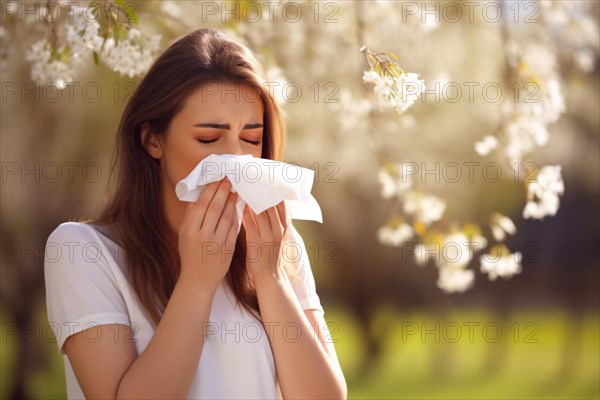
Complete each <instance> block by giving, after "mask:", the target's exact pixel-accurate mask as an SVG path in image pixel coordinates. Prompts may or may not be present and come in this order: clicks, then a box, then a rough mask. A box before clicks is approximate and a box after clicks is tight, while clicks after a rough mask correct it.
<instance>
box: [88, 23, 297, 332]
mask: <svg viewBox="0 0 600 400" xmlns="http://www.w3.org/2000/svg"><path fill="white" fill-rule="evenodd" d="M265 79H266V74H265V71H264V69H263V67H262V66H261V65H260V63H259V62H258V61H257V59H256V57H255V55H254V53H253V52H252V51H251V50H250V49H248V48H247V47H245V46H243V45H241V44H239V43H237V42H235V41H233V40H232V39H230V38H228V37H227V36H225V35H224V34H223V33H221V32H219V31H218V30H215V29H206V28H203V29H198V30H196V31H194V32H192V33H190V34H188V35H186V36H184V37H181V38H179V39H178V40H176V41H174V42H173V43H172V44H170V46H169V47H168V48H167V49H166V50H165V51H164V52H163V53H162V54H161V55H160V56H159V57H158V58H157V60H156V61H155V62H154V64H153V65H152V66H151V67H150V69H149V71H148V72H147V73H146V75H145V76H144V77H143V79H142V80H141V82H140V83H139V85H138V86H137V88H136V90H135V92H134V93H133V95H132V97H131V98H130V101H129V103H128V104H127V106H126V108H125V110H124V112H123V114H122V116H121V121H120V123H119V128H118V131H117V135H116V138H115V145H114V152H113V155H112V159H111V167H112V168H111V173H110V176H109V185H110V183H111V182H113V183H114V182H116V184H115V185H114V187H112V190H110V189H111V187H110V186H109V190H107V193H106V197H105V207H104V209H103V210H102V211H101V212H100V213H99V214H98V215H97V217H96V218H94V219H90V220H87V221H82V222H85V223H89V224H94V225H103V226H105V227H106V228H108V229H109V230H110V232H111V233H110V236H111V239H112V240H113V241H114V242H115V243H117V244H118V245H119V246H120V247H121V248H122V249H123V250H124V252H125V255H126V259H127V262H126V264H127V276H128V279H129V282H130V285H131V286H132V288H133V290H134V291H135V293H136V295H137V297H138V300H139V302H140V304H141V305H142V307H143V308H144V310H145V311H146V313H147V315H148V316H149V317H150V320H151V321H152V322H153V323H154V324H155V326H156V325H158V323H159V321H160V318H161V316H162V314H163V312H164V310H165V308H166V305H167V302H168V301H169V298H170V296H171V294H172V292H173V289H174V287H175V283H176V282H177V279H178V277H179V273H180V271H181V266H180V258H179V252H178V246H177V243H173V239H172V237H170V236H169V235H168V234H167V229H166V227H167V220H166V216H165V215H164V211H163V204H162V200H161V199H162V198H163V196H161V190H162V189H161V185H160V181H161V180H160V170H159V163H158V160H156V159H154V158H152V157H151V156H150V155H149V154H148V153H147V151H146V149H145V146H144V143H142V139H141V137H142V136H141V126H142V124H143V123H148V124H149V126H150V129H151V130H152V131H153V132H154V133H156V134H159V135H164V134H165V133H166V132H167V129H168V127H169V125H170V123H171V120H172V119H173V117H174V116H175V115H176V114H177V113H178V112H179V111H180V110H181V108H182V106H183V104H184V102H185V100H186V99H187V97H188V96H189V95H190V94H192V92H193V91H195V90H196V89H197V88H199V87H200V86H201V85H203V84H206V83H220V82H233V83H240V84H245V85H248V86H250V87H253V88H256V89H258V91H259V93H260V98H261V100H262V102H263V106H264V116H263V125H264V133H263V148H262V155H261V157H262V158H266V159H271V160H277V161H281V160H282V157H283V150H284V146H285V124H284V118H285V114H284V112H283V111H282V110H281V109H280V108H279V106H278V105H277V103H276V102H275V100H274V99H273V97H272V96H271V94H270V93H269V91H268V90H267V87H266V85H265ZM148 136H149V135H148ZM114 174H117V177H116V179H114V178H113V177H114ZM226 282H227V284H228V285H229V287H230V289H231V290H232V292H233V293H234V294H235V297H236V299H237V302H238V304H241V305H242V306H243V307H244V308H246V309H247V310H248V311H249V312H250V313H251V314H254V313H253V312H252V311H256V312H258V314H259V315H260V309H259V304H258V299H257V296H256V288H255V287H254V285H253V283H252V280H251V279H250V275H249V273H248V272H247V271H246V232H245V229H244V227H243V226H242V229H241V231H240V233H239V234H238V237H237V241H236V248H235V251H234V254H233V259H232V262H231V265H230V268H229V271H228V272H227V275H226ZM255 316H256V315H255Z"/></svg>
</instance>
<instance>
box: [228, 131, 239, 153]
mask: <svg viewBox="0 0 600 400" xmlns="http://www.w3.org/2000/svg"><path fill="white" fill-rule="evenodd" d="M229 133H233V132H229ZM228 136H229V137H228V138H227V142H226V144H225V147H224V149H223V150H224V151H223V153H226V154H235V155H242V147H241V145H240V140H239V138H238V136H237V135H235V134H229V135H228Z"/></svg>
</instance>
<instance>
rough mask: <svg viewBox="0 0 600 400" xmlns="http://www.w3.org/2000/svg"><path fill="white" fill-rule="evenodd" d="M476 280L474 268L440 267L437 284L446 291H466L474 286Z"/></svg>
mask: <svg viewBox="0 0 600 400" xmlns="http://www.w3.org/2000/svg"><path fill="white" fill-rule="evenodd" d="M474 280H475V273H474V272H473V271H472V270H468V269H455V268H440V270H439V275H438V280H437V286H438V287H439V288H440V289H442V290H443V291H444V292H446V293H454V292H464V291H466V290H467V289H469V288H471V286H473V282H474Z"/></svg>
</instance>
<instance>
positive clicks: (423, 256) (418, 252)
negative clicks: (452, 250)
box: [415, 243, 439, 266]
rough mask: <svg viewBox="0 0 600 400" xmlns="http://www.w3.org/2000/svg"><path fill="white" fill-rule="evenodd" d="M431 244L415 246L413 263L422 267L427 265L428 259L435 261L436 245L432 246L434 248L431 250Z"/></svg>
mask: <svg viewBox="0 0 600 400" xmlns="http://www.w3.org/2000/svg"><path fill="white" fill-rule="evenodd" d="M431 246H432V244H426V243H419V244H417V245H416V246H415V261H416V262H417V264H418V265H419V266H423V265H425V264H427V261H429V259H430V258H431V259H433V260H435V255H436V254H437V253H438V251H439V250H438V245H435V244H433V246H435V247H434V248H433V249H432V248H431Z"/></svg>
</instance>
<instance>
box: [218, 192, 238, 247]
mask: <svg viewBox="0 0 600 400" xmlns="http://www.w3.org/2000/svg"><path fill="white" fill-rule="evenodd" d="M236 202H237V193H229V196H228V197H227V200H226V203H225V208H224V209H223V214H221V216H220V218H219V222H218V223H217V227H216V230H215V237H216V238H225V237H226V236H227V234H228V232H229V230H230V229H231V225H232V224H233V222H234V219H235V203H236Z"/></svg>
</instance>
